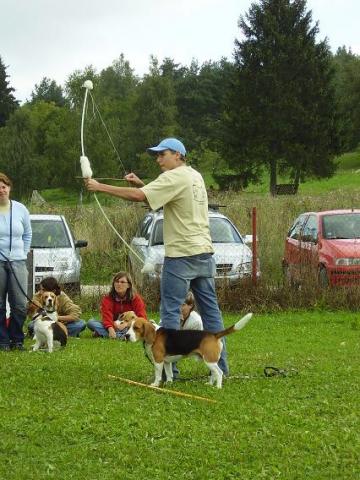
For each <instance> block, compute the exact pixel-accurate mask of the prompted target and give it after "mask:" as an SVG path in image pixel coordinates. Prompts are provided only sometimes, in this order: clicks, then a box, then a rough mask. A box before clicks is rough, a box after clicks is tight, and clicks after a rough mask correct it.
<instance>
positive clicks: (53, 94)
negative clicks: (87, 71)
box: [31, 77, 66, 107]
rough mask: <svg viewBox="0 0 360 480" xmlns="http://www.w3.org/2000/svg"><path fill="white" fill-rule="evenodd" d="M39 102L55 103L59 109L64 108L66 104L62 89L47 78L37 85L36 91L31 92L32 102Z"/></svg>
mask: <svg viewBox="0 0 360 480" xmlns="http://www.w3.org/2000/svg"><path fill="white" fill-rule="evenodd" d="M38 101H44V102H53V103H54V104H55V105H57V106H58V107H63V106H64V105H65V103H66V100H65V97H64V94H63V89H62V87H61V86H60V85H57V83H56V82H55V80H50V78H47V77H44V78H43V79H42V80H41V82H40V83H39V85H38V84H35V89H34V90H33V91H32V92H31V102H32V103H35V102H38Z"/></svg>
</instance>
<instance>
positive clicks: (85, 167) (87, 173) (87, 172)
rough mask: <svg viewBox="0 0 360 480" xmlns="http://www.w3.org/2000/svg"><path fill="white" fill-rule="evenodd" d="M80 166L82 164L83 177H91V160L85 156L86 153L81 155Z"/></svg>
mask: <svg viewBox="0 0 360 480" xmlns="http://www.w3.org/2000/svg"><path fill="white" fill-rule="evenodd" d="M80 166H81V173H82V176H83V178H91V177H92V175H93V172H92V170H91V167H90V162H89V159H88V157H85V155H81V157H80Z"/></svg>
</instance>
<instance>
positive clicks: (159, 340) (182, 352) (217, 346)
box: [120, 312, 252, 388]
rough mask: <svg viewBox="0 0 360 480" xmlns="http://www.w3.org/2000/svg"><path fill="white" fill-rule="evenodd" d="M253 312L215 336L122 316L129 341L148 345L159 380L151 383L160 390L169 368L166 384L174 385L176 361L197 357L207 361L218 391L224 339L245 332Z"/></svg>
mask: <svg viewBox="0 0 360 480" xmlns="http://www.w3.org/2000/svg"><path fill="white" fill-rule="evenodd" d="M251 317H252V313H248V314H247V315H245V316H244V317H243V318H241V319H240V320H239V321H238V322H237V323H235V325H233V326H231V327H229V328H226V329H225V330H222V331H221V332H217V333H211V332H207V331H206V330H173V329H168V328H162V327H161V328H158V329H156V327H155V325H153V324H152V323H151V322H149V321H147V320H145V319H144V318H139V317H137V316H136V315H135V313H134V312H126V313H123V314H122V315H121V317H120V319H121V321H123V322H125V323H126V324H127V325H126V326H128V327H129V329H128V331H127V333H126V335H125V338H126V340H128V341H129V342H137V341H139V340H142V341H143V342H144V346H145V351H146V353H147V355H148V357H149V358H150V360H151V361H152V362H153V364H154V367H155V380H154V382H153V383H152V384H151V385H152V386H155V387H158V386H159V385H160V382H161V376H162V371H163V367H164V368H165V373H166V381H167V382H172V380H173V373H172V367H171V363H172V362H177V361H178V360H180V359H181V358H182V357H184V356H188V355H196V356H198V357H200V358H202V360H203V361H204V363H205V364H206V365H207V367H208V368H209V369H210V372H211V375H210V379H209V384H210V385H213V384H214V383H216V386H217V388H221V386H222V376H223V372H222V370H221V369H220V367H219V366H218V361H219V359H220V354H221V350H222V348H223V347H222V342H221V340H220V339H221V338H222V337H225V336H226V335H229V334H230V333H233V332H236V331H238V330H241V329H242V328H244V327H245V325H246V324H247V323H248V321H249V320H250V318H251Z"/></svg>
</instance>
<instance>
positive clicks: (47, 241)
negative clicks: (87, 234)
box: [31, 220, 71, 248]
mask: <svg viewBox="0 0 360 480" xmlns="http://www.w3.org/2000/svg"><path fill="white" fill-rule="evenodd" d="M31 228H32V239H31V248H70V247H71V242H70V239H69V236H68V233H67V231H66V228H65V225H64V223H63V222H62V221H61V220H59V221H54V220H31Z"/></svg>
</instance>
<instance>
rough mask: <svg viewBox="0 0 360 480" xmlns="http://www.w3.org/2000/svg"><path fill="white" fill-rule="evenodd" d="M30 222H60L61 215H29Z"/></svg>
mask: <svg viewBox="0 0 360 480" xmlns="http://www.w3.org/2000/svg"><path fill="white" fill-rule="evenodd" d="M30 220H57V221H59V220H62V215H47V214H40V213H31V214H30Z"/></svg>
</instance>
